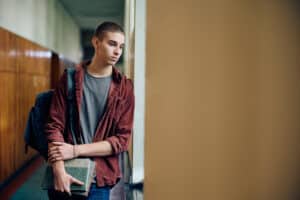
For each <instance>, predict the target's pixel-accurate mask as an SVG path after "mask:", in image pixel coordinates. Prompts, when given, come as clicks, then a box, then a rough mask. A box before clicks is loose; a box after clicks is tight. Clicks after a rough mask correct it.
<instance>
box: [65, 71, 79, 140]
mask: <svg viewBox="0 0 300 200" xmlns="http://www.w3.org/2000/svg"><path fill="white" fill-rule="evenodd" d="M75 72H76V70H75V69H74V68H70V67H68V68H67V69H66V73H67V88H68V97H67V99H68V106H67V108H68V109H67V110H68V120H69V125H70V130H71V133H72V139H73V142H74V144H78V141H77V139H76V132H75V130H76V128H75V120H74V116H75V111H76V103H75V102H76V101H75V86H74V85H75V84H74V83H75V79H74V75H75Z"/></svg>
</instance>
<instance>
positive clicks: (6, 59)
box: [0, 28, 17, 72]
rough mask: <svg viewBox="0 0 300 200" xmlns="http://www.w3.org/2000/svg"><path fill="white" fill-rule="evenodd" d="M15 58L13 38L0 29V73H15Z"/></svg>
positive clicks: (15, 51)
mask: <svg viewBox="0 0 300 200" xmlns="http://www.w3.org/2000/svg"><path fill="white" fill-rule="evenodd" d="M16 56H17V50H16V47H15V38H14V37H13V36H12V35H11V34H10V33H9V32H7V31H5V30H4V29H1V28H0V71H10V72H15V71H16V65H15V58H16Z"/></svg>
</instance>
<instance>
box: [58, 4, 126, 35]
mask: <svg viewBox="0 0 300 200" xmlns="http://www.w3.org/2000/svg"><path fill="white" fill-rule="evenodd" d="M59 1H60V2H61V4H62V5H63V7H64V8H65V10H66V11H67V12H68V13H69V14H70V15H71V16H72V18H73V19H74V21H75V22H76V23H77V24H78V26H79V27H80V29H82V30H91V29H92V30H93V29H95V28H96V26H97V25H98V24H100V23H101V22H103V21H113V22H116V23H118V24H120V25H121V26H123V24H124V6H125V0H59Z"/></svg>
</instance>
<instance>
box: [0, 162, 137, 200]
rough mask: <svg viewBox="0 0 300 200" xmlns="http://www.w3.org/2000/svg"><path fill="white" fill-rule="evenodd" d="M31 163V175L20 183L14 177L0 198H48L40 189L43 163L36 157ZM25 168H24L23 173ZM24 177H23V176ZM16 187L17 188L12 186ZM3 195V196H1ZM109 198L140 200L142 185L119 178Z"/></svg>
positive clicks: (40, 199)
mask: <svg viewBox="0 0 300 200" xmlns="http://www.w3.org/2000/svg"><path fill="white" fill-rule="evenodd" d="M41 163H42V164H41ZM33 165H38V167H37V169H36V168H35V170H34V172H33V173H32V172H31V173H32V175H31V176H27V177H26V180H23V181H24V182H23V183H22V184H18V183H16V182H18V178H20V177H21V176H22V173H20V176H18V177H16V178H15V179H14V181H13V182H14V183H11V184H9V185H8V187H7V190H2V191H0V193H1V195H0V196H1V199H11V200H21V199H31V200H43V199H45V200H46V199H48V196H47V192H46V191H44V190H42V189H41V181H42V178H43V174H44V171H45V166H46V165H45V163H43V161H41V160H39V159H37V160H35V161H34V162H33ZM25 171H26V169H25V170H24V173H28V172H25ZM23 179H24V178H23ZM13 187H17V188H13ZM3 197H4V198H3ZM110 199H111V200H142V199H143V189H142V187H140V186H138V187H132V186H130V185H129V184H125V183H124V181H123V180H121V181H120V182H119V183H118V184H117V185H116V186H115V187H114V188H113V189H112V191H111V198H110Z"/></svg>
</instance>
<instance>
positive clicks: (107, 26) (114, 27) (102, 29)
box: [94, 22, 124, 40]
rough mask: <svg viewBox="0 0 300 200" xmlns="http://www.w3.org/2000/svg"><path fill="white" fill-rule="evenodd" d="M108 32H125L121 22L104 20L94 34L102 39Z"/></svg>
mask: <svg viewBox="0 0 300 200" xmlns="http://www.w3.org/2000/svg"><path fill="white" fill-rule="evenodd" d="M106 32H113V33H115V32H119V33H122V34H124V30H123V28H122V27H121V26H120V25H119V24H117V23H114V22H103V23H102V24H100V25H98V26H97V28H96V30H95V32H94V36H95V37H97V38H99V39H100V40H102V39H103V37H104V36H105V33H106Z"/></svg>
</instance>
